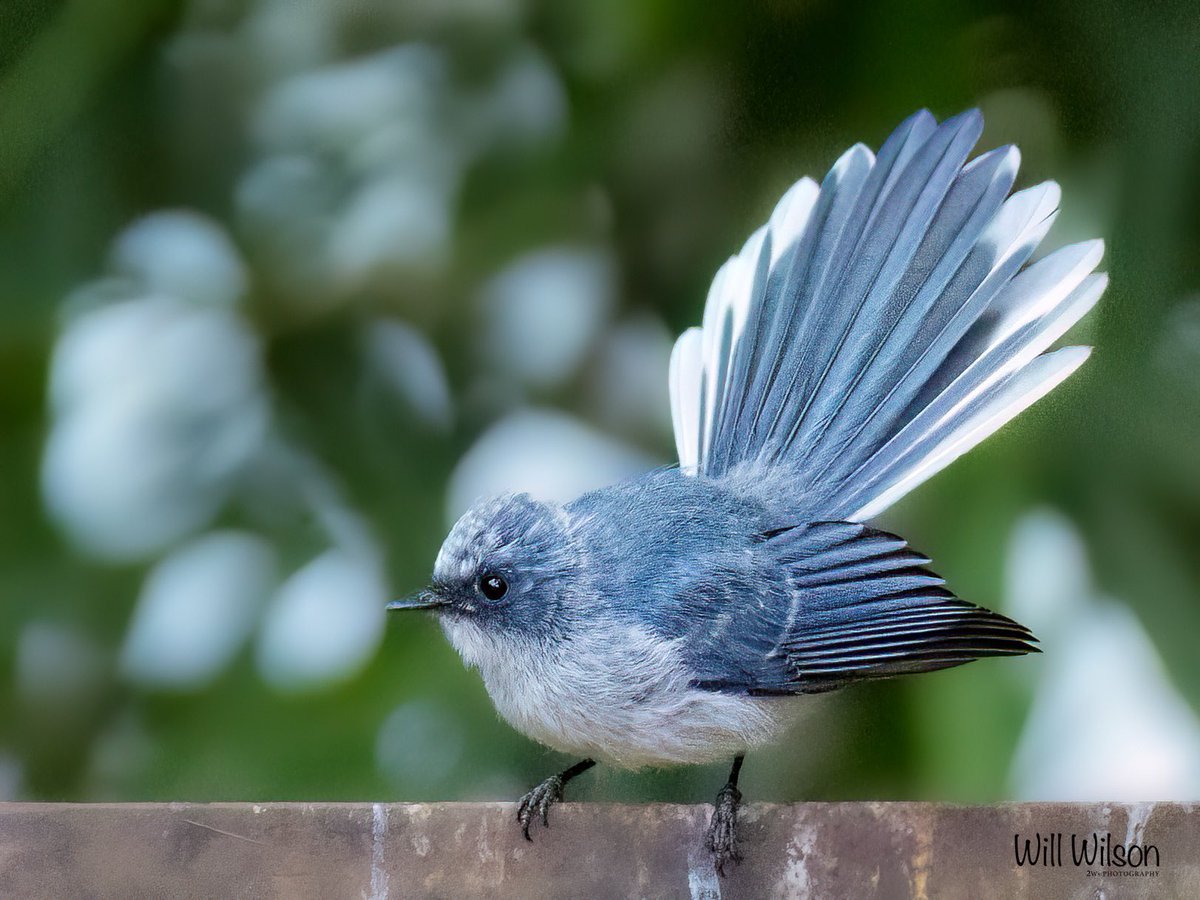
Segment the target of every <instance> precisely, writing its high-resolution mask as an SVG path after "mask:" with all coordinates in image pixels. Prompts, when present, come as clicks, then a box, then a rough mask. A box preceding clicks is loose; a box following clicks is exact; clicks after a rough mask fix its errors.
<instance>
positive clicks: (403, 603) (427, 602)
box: [387, 590, 449, 611]
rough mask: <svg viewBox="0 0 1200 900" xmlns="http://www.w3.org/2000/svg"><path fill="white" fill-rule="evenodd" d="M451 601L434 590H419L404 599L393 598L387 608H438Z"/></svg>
mask: <svg viewBox="0 0 1200 900" xmlns="http://www.w3.org/2000/svg"><path fill="white" fill-rule="evenodd" d="M448 605H449V601H447V600H443V599H442V598H441V597H439V596H438V595H437V594H435V593H433V591H429V590H425V591H418V592H417V593H415V594H413V595H412V596H411V597H405V598H404V599H403V600H393V601H392V602H391V603H389V604H388V605H387V609H388V610H389V611H390V610H393V609H437V608H438V607H440V606H448Z"/></svg>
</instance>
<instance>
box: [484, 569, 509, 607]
mask: <svg viewBox="0 0 1200 900" xmlns="http://www.w3.org/2000/svg"><path fill="white" fill-rule="evenodd" d="M479 593H481V594H483V596H485V597H487V598H488V599H489V600H493V601H494V600H499V599H500V598H501V597H503V596H504V595H505V594H507V593H508V582H507V581H505V580H504V579H503V578H501V577H500V576H499V575H497V574H496V573H495V572H484V573H483V574H482V575H480V576H479Z"/></svg>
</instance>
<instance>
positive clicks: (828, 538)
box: [684, 522, 1037, 694]
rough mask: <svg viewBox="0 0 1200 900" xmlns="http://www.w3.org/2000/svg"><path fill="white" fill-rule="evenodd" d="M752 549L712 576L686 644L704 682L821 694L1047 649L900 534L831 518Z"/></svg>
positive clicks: (762, 690)
mask: <svg viewBox="0 0 1200 900" xmlns="http://www.w3.org/2000/svg"><path fill="white" fill-rule="evenodd" d="M753 556H754V558H755V563H754V566H753V568H754V571H753V572H742V573H739V574H738V575H737V576H736V577H734V578H724V579H722V578H720V577H718V578H716V579H713V578H711V577H707V576H706V578H705V579H704V583H705V584H707V585H709V586H710V587H709V589H708V596H706V597H705V598H704V600H705V602H706V604H714V605H713V606H710V607H709V609H710V611H709V612H708V614H707V618H708V620H709V623H710V624H705V625H700V624H699V623H696V622H693V625H695V626H696V627H694V628H693V629H689V631H690V633H689V634H688V638H689V640H688V641H687V642H685V644H684V646H685V647H688V648H689V649H688V650H687V651H686V652H687V653H688V654H689V657H690V658H689V663H690V664H691V665H692V666H693V668H694V670H695V671H696V672H697V673H698V677H697V679H696V683H697V685H698V686H701V687H705V688H709V689H713V690H726V691H730V690H733V691H742V692H746V693H755V694H783V693H788V694H791V693H820V692H823V691H829V690H834V689H836V688H840V687H844V686H846V685H848V684H852V683H854V682H857V681H865V680H869V679H875V678H888V677H891V676H894V675H905V674H911V673H916V672H929V671H933V670H936V669H944V668H947V667H949V666H957V665H961V664H962V663H966V662H971V661H972V660H975V659H980V658H983V657H989V656H1015V655H1019V654H1023V653H1030V652H1036V651H1037V648H1036V647H1034V646H1033V642H1034V641H1036V638H1035V637H1034V636H1033V635H1032V634H1031V633H1030V631H1029V630H1028V629H1027V628H1025V627H1024V626H1022V625H1020V624H1018V623H1017V622H1014V621H1013V620H1012V619H1009V618H1008V617H1006V616H1003V615H1000V614H999V613H996V612H992V611H991V610H988V609H984V608H982V607H979V606H975V605H973V604H970V603H967V602H966V601H964V600H960V599H958V598H957V597H955V596H954V595H953V594H952V593H951V592H950V591H948V590H947V589H946V588H945V586H944V583H943V580H942V579H941V578H939V577H938V576H937V575H936V574H935V573H933V572H931V571H929V570H928V569H927V568H925V566H926V564H928V562H929V560H928V558H926V557H924V556H922V555H921V554H919V553H916V552H914V551H913V550H912V549H910V548H909V547H908V545H907V544H906V543H905V541H904V540H902V539H901V538H898V537H896V536H895V535H892V534H887V533H886V532H882V531H877V530H875V529H872V528H868V527H866V526H864V525H860V524H855V523H848V522H820V523H814V524H810V525H804V526H798V527H796V528H790V529H784V530H780V531H775V532H770V533H768V534H765V535H763V538H762V541H761V544H760V546H759V547H758V548H756V552H755V553H754V554H753ZM767 567H769V568H770V570H772V571H773V572H774V578H773V579H771V580H770V581H768V580H765V579H766V577H767ZM711 574H714V573H710V575H711ZM716 585H721V587H720V588H717V587H715V586H716ZM767 585H769V586H768V587H766V588H765V589H764V586H767ZM776 586H778V587H776ZM697 587H698V586H697V585H693V594H694V595H695V596H697V598H699V595H700V594H703V593H704V592H703V591H698V590H696V588H697ZM713 590H719V592H720V593H721V594H722V596H721V597H717V596H714V595H713V593H712V592H713ZM718 619H719V620H720V622H721V627H720V628H719V629H714V628H712V627H711V623H712V622H715V621H717V620H718Z"/></svg>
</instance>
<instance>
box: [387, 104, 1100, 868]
mask: <svg viewBox="0 0 1200 900" xmlns="http://www.w3.org/2000/svg"><path fill="white" fill-rule="evenodd" d="M982 130H983V117H982V114H981V113H980V112H979V111H978V110H974V109H972V110H968V111H966V112H964V113H961V114H959V115H956V116H954V117H952V118H948V119H946V120H944V121H942V122H941V123H939V122H938V121H937V119H936V118H935V117H934V116H933V114H931V113H930V112H929V111H928V110H921V111H919V112H917V113H915V114H913V115H912V116H910V117H909V118H907V119H906V120H905V121H904V122H902V123H901V124H900V125H899V126H898V127H897V128H896V129H895V130H894V131H893V132H892V133H891V135H890V136H889V137H888V138H887V139H886V140H885V141H884V143H883V144H882V146H881V147H880V149H879V152H878V153H873V152H872V151H871V150H870V149H868V147H866V146H865V145H863V144H861V143H860V144H856V145H854V146H853V147H851V148H850V149H849V150H847V151H846V152H845V153H844V154H843V155H842V156H841V157H840V158H839V159H838V160H837V161H836V163H835V164H834V165H833V167H832V168H831V169H830V170H829V172H828V174H827V175H826V176H825V177H824V178H823V179H822V181H821V182H820V184H818V183H817V182H816V181H814V180H812V179H810V178H807V177H806V178H802V179H800V180H799V181H797V182H796V183H795V184H794V185H793V186H792V187H791V188H790V189H789V190H788V191H787V192H786V193H785V194H784V195H783V197H782V199H781V200H780V201H779V202H778V204H777V205H776V206H775V207H774V209H773V211H772V212H771V214H770V218H769V220H768V221H767V222H766V224H764V225H763V226H762V227H760V228H759V229H758V230H757V231H755V232H754V233H753V234H752V235H751V236H750V238H749V239H748V240H747V241H746V243H745V244H744V245H743V246H742V248H741V250H740V251H739V252H738V253H736V255H734V256H732V257H731V258H729V260H728V261H727V262H726V263H725V264H724V265H722V266H721V267H720V269H719V270H718V271H717V273H716V276H715V278H714V280H713V282H712V286H711V288H710V290H709V293H708V296H707V299H706V302H705V306H704V311H703V318H702V321H701V324H700V325H699V326H697V327H692V328H689V329H687V330H686V331H684V332H683V334H682V335H680V337H679V338H678V340H677V342H676V343H675V345H674V348H673V350H672V353H671V357H670V362H669V368H668V372H666V373H664V374H665V375H666V377H668V379H669V387H670V404H671V416H672V423H673V430H674V437H675V444H676V449H677V452H678V464H677V465H672V466H668V467H663V468H659V469H655V470H652V471H649V472H647V473H645V474H642V475H638V476H635V477H632V478H628V479H626V480H623V481H620V482H618V483H616V484H613V485H610V486H607V487H603V488H600V489H597V490H592V491H589V492H587V493H585V494H583V495H582V496H580V497H578V498H577V499H575V500H573V501H571V502H567V503H563V504H560V503H555V502H550V501H547V500H542V499H535V498H533V497H531V496H530V495H529V494H526V493H512V494H508V495H504V496H500V497H492V498H486V499H483V500H481V501H479V502H477V503H476V504H475V505H474V506H472V507H471V508H470V509H469V510H468V511H467V512H466V513H465V514H464V515H463V516H462V517H461V518H460V519H459V520H458V521H457V523H456V524H455V525H454V526H453V527H452V529H451V530H450V532H449V534H448V536H447V537H446V539H445V542H444V543H443V545H442V547H441V549H440V551H439V552H438V554H437V558H436V561H435V563H434V567H433V578H432V582H431V583H430V584H429V586H428V587H427V588H426V589H424V590H422V591H419V592H418V593H417V594H415V595H413V596H411V597H409V598H407V599H404V600H399V601H395V602H393V603H391V604H389V606H388V608H389V609H392V610H430V611H432V612H434V613H435V614H436V615H437V617H438V618H439V619H440V624H441V626H442V629H443V631H444V633H445V635H446V636H447V638H448V639H449V642H450V643H451V644H452V645H453V646H454V648H455V649H456V650H457V651H458V653H459V654H460V655H461V657H462V660H463V661H464V663H465V664H466V665H467V666H469V667H473V668H475V669H478V671H479V673H480V674H481V676H482V680H483V683H484V685H485V687H486V689H487V692H488V694H489V695H490V697H491V699H492V701H493V703H494V705H495V707H496V709H497V710H498V712H499V713H500V715H501V716H502V717H503V718H504V719H505V720H507V721H508V722H509V723H510V724H511V725H513V726H514V727H515V728H516V729H517V730H518V731H520V732H522V733H524V734H525V735H527V736H529V737H531V738H533V739H534V740H536V741H539V742H541V743H542V744H545V745H547V746H549V747H551V748H553V749H555V750H559V751H562V752H564V753H568V754H573V756H574V757H576V758H578V759H579V760H580V761H579V762H578V763H576V764H575V765H572V766H571V767H570V768H567V769H565V770H564V771H562V772H559V773H557V774H555V775H553V776H551V777H550V778H548V779H546V780H545V781H544V782H542V783H541V784H539V785H538V786H537V787H535V788H533V790H531V791H530V792H529V793H527V794H526V795H525V796H524V797H523V798H522V799H521V801H520V803H519V804H518V806H517V825H518V827H519V828H520V829H521V830H522V831H523V833H524V835H525V837H526V838H530V837H531V832H530V829H531V827H534V826H536V824H537V822H538V820H540V822H541V824H542V826H544V827H545V826H548V825H549V810H550V809H551V808H552V806H553V804H555V803H557V802H559V801H561V800H562V799H563V794H564V788H565V786H566V785H567V783H568V782H570V781H571V780H572V779H574V778H576V777H577V776H578V775H580V774H581V773H582V772H584V771H587V770H588V769H590V768H591V767H592V766H594V765H595V764H596V763H597V762H604V763H608V764H613V765H615V766H618V767H623V768H629V769H638V768H642V767H647V766H651V767H663V766H672V765H692V764H702V763H714V762H717V761H722V760H724V761H732V765H731V770H730V774H729V778H728V780H727V782H726V784H725V785H724V787H722V788H721V790H720V792H719V793H718V794H717V798H716V802H715V803H714V805H713V812H712V815H711V818H710V822H709V826H708V830H707V832H706V835H705V845H706V847H707V849H708V851H710V852H711V854H712V859H713V863H714V866H715V868H716V870H717V872H719V873H721V874H722V875H723V874H725V872H726V870H727V868H728V867H729V866H730V865H732V864H735V863H737V862H739V861H740V860H741V850H740V846H741V844H740V840H739V838H738V835H737V818H738V811H739V807H740V804H741V800H742V795H741V792H740V791H739V789H738V778H739V774H740V772H741V768H742V763H743V759H744V757H745V755H746V753H747V752H748V751H751V750H754V749H755V748H758V747H761V746H763V745H765V744H768V743H770V742H774V741H778V740H780V739H781V738H782V737H783V736H784V735H785V734H786V733H787V731H788V728H789V725H791V724H792V723H793V722H794V721H795V719H796V717H797V716H798V715H799V713H800V712H801V710H802V709H803V708H804V707H805V705H806V703H811V702H812V701H811V699H810V698H809V695H814V694H821V693H825V692H827V691H833V690H836V689H841V688H844V687H847V686H849V685H853V684H856V683H860V682H865V681H870V680H874V679H880V678H890V677H893V676H898V675H909V674H915V673H921V672H931V671H934V670H938V669H944V668H947V667H951V666H958V665H960V664H963V663H967V662H971V661H973V660H977V659H980V658H984V657H999V656H1017V655H1021V654H1026V653H1030V652H1037V649H1038V648H1037V646H1036V643H1037V638H1036V637H1034V635H1033V634H1032V633H1031V632H1030V631H1029V630H1028V629H1027V628H1025V627H1024V626H1022V625H1020V624H1019V623H1017V622H1016V621H1014V620H1013V619H1011V618H1008V617H1006V616H1004V615H1002V614H1000V613H998V612H994V611H991V610H988V609H985V608H983V607H980V606H977V605H975V604H972V603H970V602H968V601H966V600H962V599H959V598H958V597H957V596H956V595H955V594H954V593H952V592H951V591H950V590H949V589H948V588H947V587H946V584H945V582H944V580H943V579H942V578H941V577H939V576H938V575H937V574H935V573H934V572H933V571H931V570H930V569H929V568H928V566H929V564H930V559H929V558H928V557H926V556H924V555H923V554H921V553H918V552H917V551H915V550H914V549H912V548H911V547H910V546H909V545H908V543H907V542H906V541H905V540H904V539H903V538H901V537H898V536H896V535H894V534H891V533H889V532H887V531H884V530H881V529H879V528H877V527H875V526H873V525H872V524H870V522H871V520H873V519H875V518H876V517H878V516H879V515H880V514H881V513H882V512H883V511H884V510H885V509H887V508H888V507H889V506H891V505H892V504H893V503H894V502H895V501H897V500H899V499H900V498H901V497H903V496H904V495H906V494H907V493H908V492H909V491H911V490H912V489H913V488H915V487H916V486H917V485H919V484H921V483H922V482H924V481H925V480H926V479H928V478H930V477H931V476H932V475H934V474H935V473H937V472H938V471H940V470H941V469H942V468H944V467H945V466H946V465H948V464H949V463H950V462H952V461H953V460H954V459H956V458H957V457H958V456H960V455H961V454H963V453H964V452H966V451H967V450H969V449H971V448H972V447H973V446H975V445H976V444H978V443H979V442H980V441H981V440H983V439H984V438H986V437H987V436H988V435H990V434H992V433H993V432H995V431H996V430H997V429H998V428H1000V427H1001V426H1002V425H1004V424H1005V423H1006V422H1008V421H1009V420H1010V419H1012V418H1013V417H1014V416H1016V415H1017V414H1018V413H1020V412H1021V411H1022V410H1024V409H1025V408H1026V407H1028V406H1029V405H1030V404H1032V403H1033V402H1035V401H1036V400H1038V399H1039V398H1041V397H1042V396H1043V395H1045V394H1046V393H1047V392H1049V391H1050V390H1052V389H1053V388H1054V387H1055V386H1057V385H1058V384H1059V383H1060V382H1062V381H1063V379H1065V378H1066V377H1067V376H1068V375H1070V374H1071V373H1072V372H1074V371H1075V370H1076V369H1077V368H1078V367H1079V366H1080V365H1081V364H1082V363H1083V362H1084V360H1085V359H1087V357H1088V355H1089V353H1090V351H1091V348H1090V347H1081V346H1065V347H1062V348H1059V349H1051V347H1052V345H1053V344H1055V343H1056V342H1057V341H1058V340H1059V339H1060V337H1062V335H1063V334H1064V333H1065V332H1066V331H1067V330H1068V329H1069V328H1070V327H1071V326H1072V325H1074V324H1075V323H1076V322H1077V321H1078V320H1079V319H1080V318H1082V317H1083V316H1084V314H1085V313H1087V312H1088V310H1090V309H1091V308H1092V306H1093V305H1094V304H1095V303H1096V301H1097V300H1098V299H1099V297H1100V295H1101V293H1102V292H1103V291H1104V289H1105V287H1106V284H1107V276H1106V275H1105V274H1103V273H1096V272H1095V271H1094V270H1095V269H1096V266H1097V265H1098V263H1099V261H1100V258H1101V256H1102V254H1103V249H1104V248H1103V243H1102V242H1101V241H1099V240H1092V241H1085V242H1082V243H1077V244H1071V245H1068V246H1064V247H1062V248H1061V249H1057V250H1054V251H1053V252H1050V253H1048V254H1045V255H1043V256H1041V257H1040V258H1038V259H1037V260H1036V261H1033V260H1032V257H1033V254H1034V252H1035V250H1036V249H1037V247H1038V245H1039V243H1040V242H1041V241H1042V239H1043V238H1044V237H1045V236H1046V234H1047V232H1048V231H1049V229H1050V227H1051V225H1052V224H1053V222H1054V219H1055V217H1056V215H1057V211H1058V207H1059V200H1060V190H1059V187H1058V185H1057V184H1055V183H1054V182H1052V181H1050V182H1045V183H1042V184H1038V185H1036V186H1034V187H1030V188H1027V189H1023V190H1019V191H1016V192H1012V188H1013V184H1014V181H1015V179H1016V175H1017V169H1018V166H1019V163H1020V154H1019V151H1018V150H1017V148H1016V147H1015V146H1011V145H1010V146H1002V147H999V148H997V149H994V150H991V151H989V152H986V153H983V154H981V155H979V156H977V157H976V158H974V159H971V160H970V161H968V157H969V156H970V153H971V151H972V149H973V148H974V146H975V144H976V143H977V142H978V140H979V138H980V136H981V134H982Z"/></svg>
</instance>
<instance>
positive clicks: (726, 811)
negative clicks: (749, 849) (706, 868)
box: [704, 784, 742, 876]
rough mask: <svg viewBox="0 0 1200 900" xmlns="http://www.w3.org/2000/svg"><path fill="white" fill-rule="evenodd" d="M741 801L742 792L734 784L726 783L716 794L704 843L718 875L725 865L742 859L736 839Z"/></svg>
mask: <svg viewBox="0 0 1200 900" xmlns="http://www.w3.org/2000/svg"><path fill="white" fill-rule="evenodd" d="M741 802H742V793H741V791H739V790H738V789H737V788H736V787H735V786H734V785H731V784H727V785H725V787H723V788H722V789H721V792H720V793H719V794H717V802H716V803H715V804H714V806H713V814H712V821H711V822H710V823H709V826H708V834H707V835H705V838H704V845H705V847H707V849H708V851H709V852H710V853H711V854H712V855H713V866H714V867H715V868H716V870H717V874H718V875H722V876H723V875H724V874H725V867H726V866H728V865H729V864H730V863H732V864H734V865H736V864H737V863H740V862H741V861H742V854H741V852H740V851H739V850H738V840H737V811H738V805H739V804H740V803H741Z"/></svg>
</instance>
